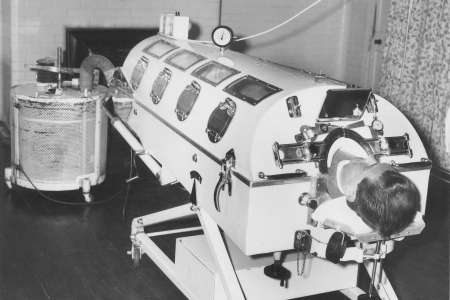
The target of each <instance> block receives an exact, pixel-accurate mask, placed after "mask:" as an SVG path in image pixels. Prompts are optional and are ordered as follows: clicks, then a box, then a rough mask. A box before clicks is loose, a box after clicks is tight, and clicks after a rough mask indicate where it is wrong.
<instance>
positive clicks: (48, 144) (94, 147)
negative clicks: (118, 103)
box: [11, 84, 107, 191]
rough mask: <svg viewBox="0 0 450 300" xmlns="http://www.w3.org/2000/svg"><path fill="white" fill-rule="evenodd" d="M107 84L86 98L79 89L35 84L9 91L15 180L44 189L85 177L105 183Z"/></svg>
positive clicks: (69, 186)
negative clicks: (48, 90)
mask: <svg viewBox="0 0 450 300" xmlns="http://www.w3.org/2000/svg"><path fill="white" fill-rule="evenodd" d="M104 92H105V89H104V88H102V87H98V88H97V89H95V90H94V91H92V92H91V93H90V94H89V95H88V96H87V97H84V96H83V95H82V93H81V92H80V91H79V90H75V89H64V91H63V94H62V95H59V96H56V95H54V94H45V93H38V92H37V90H36V87H35V85H33V84H25V85H19V86H16V87H15V88H13V90H12V93H11V98H12V99H11V101H12V105H11V107H12V108H11V110H12V111H11V114H12V116H11V120H12V124H11V129H12V133H13V134H12V144H11V147H12V151H11V161H12V163H13V165H15V166H18V167H19V168H18V169H19V170H16V172H15V174H14V177H15V178H14V180H15V182H16V184H18V185H20V186H23V187H27V188H33V184H34V185H35V186H36V187H37V188H39V189H42V190H48V191H59V190H72V189H77V188H79V187H80V185H81V184H82V183H81V181H83V180H89V183H90V185H96V184H99V183H101V182H103V180H104V178H105V166H106V144H107V120H106V116H105V115H104V113H103V111H102V110H101V103H100V102H101V101H100V100H101V97H102V94H103V93H104Z"/></svg>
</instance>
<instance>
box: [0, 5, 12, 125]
mask: <svg viewBox="0 0 450 300" xmlns="http://www.w3.org/2000/svg"><path fill="white" fill-rule="evenodd" d="M10 85H11V8H10V1H9V0H0V120H4V121H6V122H8V120H9V105H8V103H9V87H10ZM2 104H4V105H2Z"/></svg>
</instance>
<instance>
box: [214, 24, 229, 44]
mask: <svg viewBox="0 0 450 300" xmlns="http://www.w3.org/2000/svg"><path fill="white" fill-rule="evenodd" d="M211 37H212V41H213V43H214V44H215V45H216V46H218V47H221V48H224V47H228V46H229V45H230V44H231V42H232V41H233V30H231V28H230V27H227V26H217V27H216V28H214V30H213V32H212V35H211Z"/></svg>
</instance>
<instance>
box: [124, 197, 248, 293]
mask: <svg viewBox="0 0 450 300" xmlns="http://www.w3.org/2000/svg"><path fill="white" fill-rule="evenodd" d="M194 215H197V217H198V218H199V220H200V223H201V225H202V226H201V227H190V228H183V229H176V230H167V231H160V232H152V233H145V232H144V227H145V226H149V225H155V224H158V223H162V222H166V221H170V220H176V219H180V218H185V217H191V216H194ZM201 229H203V231H204V235H205V236H206V239H207V241H208V246H209V248H210V251H211V254H212V256H213V259H214V261H215V263H216V264H217V266H218V269H219V274H220V279H221V280H222V283H223V287H224V289H225V293H226V296H227V298H228V299H233V300H244V299H245V296H244V293H243V291H242V289H241V286H240V284H239V281H238V278H237V276H236V273H235V270H234V268H233V265H232V263H231V260H230V257H229V255H228V252H227V249H226V246H225V243H224V240H223V238H222V235H221V233H220V230H219V227H218V226H217V224H216V223H215V222H214V221H213V219H212V218H211V217H210V216H209V215H208V213H207V212H206V211H203V210H202V209H201V208H199V207H196V206H193V205H192V204H184V205H181V206H177V207H174V208H170V209H167V210H163V211H160V212H156V213H153V214H149V215H146V216H142V217H138V218H135V219H133V222H132V224H131V242H132V248H131V251H130V252H129V254H131V257H132V259H133V262H134V263H135V264H137V263H138V262H139V259H140V258H141V256H142V254H143V253H145V254H147V255H148V256H149V257H150V259H151V260H152V261H153V262H154V263H155V264H156V265H157V266H158V267H159V268H160V269H161V270H162V271H163V272H164V274H166V276H167V277H168V278H169V279H170V280H171V281H172V282H173V283H174V284H175V285H176V286H177V287H178V288H179V289H180V290H181V291H182V292H183V293H184V294H185V295H186V296H187V297H188V298H189V299H194V296H193V294H192V292H191V291H190V290H189V288H188V287H187V286H185V284H184V283H183V281H182V280H180V278H179V275H178V273H177V270H176V268H175V263H174V262H172V260H171V259H170V258H168V257H167V255H166V254H164V252H162V250H161V249H160V248H159V247H158V246H157V245H156V244H155V243H154V242H153V241H152V240H151V237H153V236H158V235H166V234H174V233H180V232H188V231H195V230H201Z"/></svg>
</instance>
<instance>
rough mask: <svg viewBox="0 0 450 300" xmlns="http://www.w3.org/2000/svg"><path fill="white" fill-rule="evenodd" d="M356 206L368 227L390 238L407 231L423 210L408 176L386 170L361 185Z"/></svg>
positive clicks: (358, 188) (357, 193)
mask: <svg viewBox="0 0 450 300" xmlns="http://www.w3.org/2000/svg"><path fill="white" fill-rule="evenodd" d="M355 204H356V206H357V208H356V209H357V212H358V214H359V215H360V217H361V218H362V219H363V221H364V222H365V223H367V225H369V226H370V227H372V228H373V229H375V230H377V231H378V232H379V233H380V234H381V235H382V236H383V237H385V238H387V237H389V236H391V235H392V234H394V233H398V232H400V231H402V230H403V229H405V228H406V227H407V226H408V225H409V224H410V223H411V222H412V221H413V220H414V217H415V215H416V213H417V211H419V210H420V194H419V191H418V189H417V187H416V186H415V184H414V183H413V182H412V181H411V180H410V179H409V178H408V177H406V176H405V175H403V174H401V173H399V172H397V171H394V170H386V171H384V172H383V173H381V175H380V176H378V177H376V178H368V177H365V178H363V179H362V180H361V182H360V183H359V184H358V187H357V190H356V198H355Z"/></svg>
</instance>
